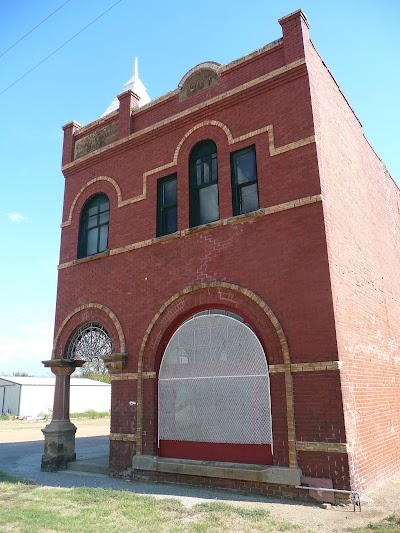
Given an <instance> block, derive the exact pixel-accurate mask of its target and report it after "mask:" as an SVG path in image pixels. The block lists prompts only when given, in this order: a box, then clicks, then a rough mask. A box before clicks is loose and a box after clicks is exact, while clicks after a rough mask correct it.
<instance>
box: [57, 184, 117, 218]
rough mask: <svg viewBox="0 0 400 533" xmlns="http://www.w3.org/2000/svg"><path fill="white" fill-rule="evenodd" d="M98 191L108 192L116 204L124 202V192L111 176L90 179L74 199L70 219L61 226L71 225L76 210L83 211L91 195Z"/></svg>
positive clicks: (110, 198)
mask: <svg viewBox="0 0 400 533" xmlns="http://www.w3.org/2000/svg"><path fill="white" fill-rule="evenodd" d="M98 193H104V194H107V196H108V198H109V200H110V203H111V204H113V203H114V202H115V206H116V207H119V206H120V204H121V203H122V193H121V189H120V187H119V185H118V183H117V182H116V181H115V180H114V179H113V178H110V177H109V176H98V177H97V178H93V179H91V180H90V181H88V182H87V183H86V184H85V185H83V187H81V189H80V190H79V192H78V194H77V195H76V196H75V198H74V199H73V201H72V204H71V207H70V210H69V215H68V220H66V221H65V222H63V223H62V224H61V227H65V226H69V225H71V223H72V217H73V216H74V211H75V210H76V211H78V212H79V213H80V212H81V210H82V208H83V206H84V204H85V203H86V202H87V201H88V200H89V198H90V197H91V196H93V195H94V194H98Z"/></svg>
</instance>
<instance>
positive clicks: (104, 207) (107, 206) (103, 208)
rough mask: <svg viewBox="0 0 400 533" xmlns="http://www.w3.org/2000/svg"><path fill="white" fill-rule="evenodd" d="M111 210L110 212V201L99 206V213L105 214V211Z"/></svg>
mask: <svg viewBox="0 0 400 533" xmlns="http://www.w3.org/2000/svg"><path fill="white" fill-rule="evenodd" d="M109 210H110V202H109V201H108V200H107V201H106V202H102V203H101V204H100V205H99V212H100V213H104V212H105V211H109Z"/></svg>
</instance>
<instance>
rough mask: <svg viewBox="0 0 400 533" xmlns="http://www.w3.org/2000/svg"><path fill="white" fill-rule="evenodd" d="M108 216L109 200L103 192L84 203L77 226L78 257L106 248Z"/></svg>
mask: <svg viewBox="0 0 400 533" xmlns="http://www.w3.org/2000/svg"><path fill="white" fill-rule="evenodd" d="M109 218H110V202H109V200H108V197H107V196H106V195H105V194H96V196H93V197H92V198H91V199H90V200H89V201H88V202H87V203H86V205H85V207H84V208H83V211H82V214H81V220H80V226H79V243H78V258H82V257H87V256H89V255H94V254H98V253H100V252H104V251H105V250H107V248H108V222H109Z"/></svg>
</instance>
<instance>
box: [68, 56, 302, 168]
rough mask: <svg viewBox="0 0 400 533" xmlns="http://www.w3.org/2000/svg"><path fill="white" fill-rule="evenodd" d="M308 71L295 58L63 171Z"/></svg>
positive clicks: (300, 60) (100, 157)
mask: <svg viewBox="0 0 400 533" xmlns="http://www.w3.org/2000/svg"><path fill="white" fill-rule="evenodd" d="M306 73H307V66H306V62H305V59H304V58H303V59H299V60H297V61H294V62H293V63H290V64H289V65H285V66H283V67H280V68H278V69H276V70H274V71H272V72H268V73H267V74H264V75H262V76H259V77H258V78H256V79H254V80H251V81H248V82H246V83H244V84H242V85H240V86H238V87H235V88H233V89H230V90H229V91H226V92H225V93H222V94H220V95H218V96H214V97H213V98H210V99H208V100H205V101H203V102H201V103H200V104H197V105H195V106H192V107H190V108H188V109H185V110H183V111H181V112H180V113H177V114H175V115H172V116H169V117H166V118H165V119H163V120H161V121H159V122H156V123H155V124H153V125H151V126H148V127H147V128H143V129H142V130H140V131H138V132H134V133H131V134H130V135H128V136H127V137H125V138H123V139H120V140H118V141H115V142H114V143H111V144H109V145H107V146H105V147H103V148H100V149H98V150H95V151H94V152H91V153H90V154H87V155H85V156H83V157H81V158H79V159H78V160H76V161H72V162H71V163H68V164H67V165H64V166H63V167H62V171H63V173H64V175H65V177H68V175H69V174H71V173H73V171H75V170H76V169H77V168H79V169H82V168H85V167H86V166H87V164H89V165H91V164H92V163H94V162H97V161H98V160H99V159H102V157H103V155H104V153H105V152H107V156H108V157H110V156H111V155H113V156H114V155H115V154H117V153H120V152H122V151H124V150H125V149H126V148H127V147H128V145H127V143H128V144H131V143H132V142H137V141H140V142H144V141H147V140H149V139H150V138H152V137H153V136H155V135H160V131H159V130H160V129H161V130H162V132H163V134H166V133H168V132H169V131H171V130H174V129H176V128H178V127H182V125H184V124H185V122H186V121H187V120H189V121H190V122H193V121H194V120H196V117H195V115H196V113H197V112H202V116H204V110H207V109H208V108H209V107H210V106H213V107H212V110H210V111H209V112H210V113H211V112H216V111H218V110H219V109H223V108H224V107H225V106H228V105H231V99H232V98H234V99H235V101H236V102H237V101H239V100H240V96H241V97H243V98H248V97H249V96H254V95H255V94H256V93H257V92H262V91H265V90H266V88H269V85H271V87H272V86H277V85H281V84H283V83H287V81H288V80H290V79H293V76H294V77H295V78H296V77H298V76H302V75H305V74H306ZM275 78H276V79H275ZM71 171H72V172H71Z"/></svg>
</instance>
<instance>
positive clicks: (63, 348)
mask: <svg viewBox="0 0 400 533" xmlns="http://www.w3.org/2000/svg"><path fill="white" fill-rule="evenodd" d="M86 322H99V323H100V324H101V325H102V326H104V328H105V329H106V331H107V333H108V334H109V336H110V338H111V340H112V343H113V350H114V352H115V353H125V351H126V346H125V336H124V333H123V331H122V327H121V324H120V322H119V320H118V318H117V317H116V315H115V314H114V313H113V312H112V311H111V309H109V308H108V307H106V306H105V305H102V304H98V303H87V304H84V305H81V306H79V307H77V308H76V309H74V310H73V311H72V312H71V313H69V315H68V316H66V317H65V319H64V320H63V322H62V324H61V325H60V327H59V328H58V331H57V334H56V336H55V338H54V344H53V355H52V357H53V358H61V357H64V356H65V355H66V352H67V349H68V341H69V339H70V338H71V336H72V335H73V333H74V332H75V331H76V330H77V329H78V328H79V327H80V326H82V325H83V324H85V323H86Z"/></svg>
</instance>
